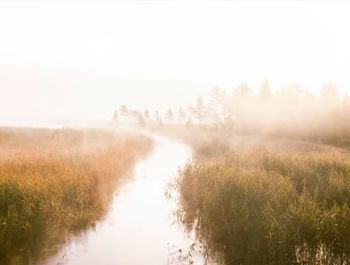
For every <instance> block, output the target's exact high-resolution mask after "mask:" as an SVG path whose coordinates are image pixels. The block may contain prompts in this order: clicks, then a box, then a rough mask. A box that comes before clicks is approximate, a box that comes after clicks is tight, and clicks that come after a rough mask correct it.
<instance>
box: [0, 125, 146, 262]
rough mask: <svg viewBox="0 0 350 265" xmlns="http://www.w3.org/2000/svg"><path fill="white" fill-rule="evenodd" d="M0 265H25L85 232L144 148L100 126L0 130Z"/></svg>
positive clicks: (134, 138) (138, 139) (142, 142)
mask: <svg viewBox="0 0 350 265" xmlns="http://www.w3.org/2000/svg"><path fill="white" fill-rule="evenodd" d="M0 145H1V150H0V263H1V264H11V265H12V264H32V262H34V261H35V259H36V258H38V257H40V256H42V255H49V254H52V252H54V251H55V250H56V247H57V245H58V244H60V243H63V242H64V241H65V240H66V239H67V238H69V235H70V234H72V233H78V232H80V231H82V230H84V229H86V228H89V227H93V226H94V224H95V223H96V221H98V220H99V219H101V218H102V217H103V215H104V214H105V213H106V210H107V209H108V205H109V203H110V201H111V199H112V196H113V193H114V191H115V187H116V184H117V183H120V182H121V181H124V180H126V178H127V177H128V176H130V175H131V174H130V173H131V171H132V169H133V165H134V164H135V162H136V161H137V160H138V159H140V158H142V157H144V156H145V155H146V154H147V152H148V151H149V150H150V149H151V147H152V142H151V140H150V139H149V138H147V137H145V136H140V135H136V134H133V133H126V132H122V131H120V132H115V131H111V130H109V131H108V130H102V129H55V130H48V129H23V128H22V129H20V128H1V129H0Z"/></svg>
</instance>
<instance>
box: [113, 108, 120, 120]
mask: <svg viewBox="0 0 350 265" xmlns="http://www.w3.org/2000/svg"><path fill="white" fill-rule="evenodd" d="M112 119H113V121H114V122H118V121H119V114H118V111H117V110H116V111H115V112H114V114H113V118H112Z"/></svg>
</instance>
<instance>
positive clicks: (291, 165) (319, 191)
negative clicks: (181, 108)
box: [178, 139, 350, 264]
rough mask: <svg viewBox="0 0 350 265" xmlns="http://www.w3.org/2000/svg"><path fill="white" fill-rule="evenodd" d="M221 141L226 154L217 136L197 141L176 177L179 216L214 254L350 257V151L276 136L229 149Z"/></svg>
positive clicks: (308, 260) (252, 260) (307, 260)
mask: <svg viewBox="0 0 350 265" xmlns="http://www.w3.org/2000/svg"><path fill="white" fill-rule="evenodd" d="M221 141H222V142H226V143H227V144H226V145H225V149H224V152H222V153H221V154H220V153H219V152H216V151H215V149H216V148H217V145H216V144H217V140H214V141H209V140H208V139H207V141H206V142H202V146H201V145H200V144H199V143H198V142H197V145H196V146H195V160H194V162H193V163H192V164H189V165H188V166H187V167H186V168H185V169H184V170H183V172H182V174H181V177H180V178H179V180H178V188H179V190H180V194H181V196H180V197H181V201H180V210H179V213H178V215H179V218H180V219H181V221H182V222H183V223H184V224H185V225H186V226H187V228H188V229H192V228H193V227H194V228H195V229H196V231H197V234H198V237H199V239H200V240H201V241H202V242H204V243H205V245H206V246H207V247H208V249H209V251H210V255H211V256H216V257H217V258H218V259H221V260H222V261H223V262H224V263H225V264H348V263H349V262H350V208H349V202H350V156H349V154H347V153H346V152H340V151H339V150H338V149H333V148H327V147H325V146H313V145H308V144H307V143H301V144H300V143H299V145H298V144H296V143H295V144H292V142H290V141H287V145H282V144H281V143H279V142H278V141H277V143H273V141H272V140H271V141H270V143H268V144H266V142H265V143H264V144H262V145H259V144H257V142H255V143H254V144H253V145H252V144H251V142H250V144H249V145H248V147H247V145H240V147H239V148H238V147H237V145H236V146H233V147H232V146H231V147H230V148H231V149H230V148H228V147H227V146H228V145H229V141H228V139H224V140H221ZM211 145H214V146H211ZM243 147H244V148H243ZM228 149H230V150H228ZM208 150H209V151H208ZM210 150H214V152H213V153H210ZM218 150H220V148H218Z"/></svg>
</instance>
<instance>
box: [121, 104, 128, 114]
mask: <svg viewBox="0 0 350 265" xmlns="http://www.w3.org/2000/svg"><path fill="white" fill-rule="evenodd" d="M120 115H123V116H128V115H129V109H128V108H127V107H126V106H125V105H122V106H121V107H120Z"/></svg>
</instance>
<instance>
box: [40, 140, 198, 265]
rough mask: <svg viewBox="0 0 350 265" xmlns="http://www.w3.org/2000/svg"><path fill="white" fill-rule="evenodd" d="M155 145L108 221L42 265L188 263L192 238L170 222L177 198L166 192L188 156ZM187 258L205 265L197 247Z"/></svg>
mask: <svg viewBox="0 0 350 265" xmlns="http://www.w3.org/2000/svg"><path fill="white" fill-rule="evenodd" d="M155 141H156V148H155V149H154V151H153V153H152V154H151V155H150V156H149V157H148V158H147V159H146V160H143V161H141V162H139V164H138V165H137V166H136V169H135V177H134V179H133V180H132V181H131V182H129V183H128V184H126V185H125V186H124V188H123V189H122V190H121V191H120V192H118V194H116V195H115V198H114V201H113V204H112V206H111V209H110V211H109V213H108V215H107V216H106V218H105V219H104V220H103V221H102V222H100V223H99V224H98V225H97V226H96V228H95V229H94V230H91V231H87V233H85V234H84V235H82V236H79V237H76V238H73V239H72V240H71V241H70V242H69V243H68V244H67V245H66V246H64V247H63V249H62V250H61V251H60V252H59V253H58V254H57V255H56V256H54V257H51V258H49V259H48V260H45V261H43V262H42V263H40V265H56V264H60V265H63V264H64V265H78V264H79V265H80V264H84V265H95V264H101V265H116V264H121V265H133V264H135V265H136V264H146V265H147V264H150V265H157V264H162V265H163V264H190V260H188V258H189V257H190V256H189V255H188V252H189V251H190V249H192V248H190V246H191V245H192V244H193V243H194V241H195V240H194V237H193V236H192V235H188V234H187V233H186V232H185V231H184V230H183V229H182V227H181V225H179V224H177V223H175V222H174V219H175V218H174V217H173V214H172V213H173V211H174V209H175V207H176V204H175V200H174V199H169V198H167V196H166V195H165V192H166V191H167V189H168V184H169V182H171V180H172V179H174V178H175V177H176V176H177V175H178V170H179V168H181V167H183V166H184V165H185V164H186V162H187V161H188V160H189V159H190V156H191V152H190V150H189V149H188V148H187V147H186V146H184V145H182V144H179V143H176V142H173V141H170V140H168V139H164V138H160V137H156V138H155ZM191 254H194V256H195V257H194V258H191V259H192V261H193V262H194V263H193V264H204V259H203V258H202V255H201V254H200V251H199V250H198V249H197V251H196V252H195V253H192V252H191Z"/></svg>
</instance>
